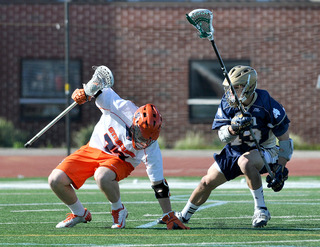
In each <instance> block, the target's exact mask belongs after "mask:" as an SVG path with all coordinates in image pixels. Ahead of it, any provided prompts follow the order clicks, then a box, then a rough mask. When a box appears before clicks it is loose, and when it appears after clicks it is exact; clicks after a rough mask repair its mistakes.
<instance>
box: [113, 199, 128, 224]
mask: <svg viewBox="0 0 320 247" xmlns="http://www.w3.org/2000/svg"><path fill="white" fill-rule="evenodd" d="M111 214H112V218H113V224H112V226H111V228H114V229H121V228H125V226H126V219H127V217H128V210H127V209H126V208H125V206H123V204H122V208H119V209H117V210H112V212H111Z"/></svg>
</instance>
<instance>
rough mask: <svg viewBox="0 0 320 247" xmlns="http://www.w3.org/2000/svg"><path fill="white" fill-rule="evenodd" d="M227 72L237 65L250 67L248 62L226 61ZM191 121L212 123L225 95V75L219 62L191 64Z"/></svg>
mask: <svg viewBox="0 0 320 247" xmlns="http://www.w3.org/2000/svg"><path fill="white" fill-rule="evenodd" d="M224 64H225V66H226V69H227V71H229V70H230V69H231V68H232V67H234V66H236V65H240V64H241V65H250V61H248V60H229V61H224ZM189 71H190V75H189V99H188V105H189V119H190V122H191V123H212V121H213V119H214V116H215V114H216V111H217V109H218V106H219V104H220V100H221V98H222V96H223V94H224V89H223V86H222V82H223V80H224V75H223V73H222V69H221V66H220V63H219V61H217V60H191V61H190V62H189Z"/></svg>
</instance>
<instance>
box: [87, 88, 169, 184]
mask: <svg viewBox="0 0 320 247" xmlns="http://www.w3.org/2000/svg"><path fill="white" fill-rule="evenodd" d="M96 105H97V107H98V108H99V109H100V110H101V112H102V116H101V118H100V120H99V122H98V123H97V124H96V126H95V128H94V130H93V133H92V135H91V138H90V141H89V146H90V147H93V148H97V149H100V150H102V151H103V152H106V153H108V154H111V155H114V156H118V157H120V158H121V159H124V160H125V161H126V162H129V163H131V164H132V166H133V167H136V166H138V165H139V164H140V163H141V162H143V163H144V164H145V166H146V170H147V174H148V176H149V179H150V181H152V182H155V181H160V180H163V179H164V177H163V164H162V155H161V151H160V148H159V144H158V142H157V141H156V142H154V143H153V144H152V145H150V146H149V147H148V148H146V149H143V150H135V149H134V148H133V146H132V139H131V135H130V134H129V128H130V126H131V125H132V119H133V115H134V113H135V112H136V110H137V109H138V107H137V106H136V105H135V104H133V103H132V102H131V101H129V100H124V99H122V98H120V97H119V95H118V94H116V93H115V92H114V91H113V90H112V89H111V88H105V89H103V90H102V93H101V94H100V95H99V96H98V97H97V98H96Z"/></svg>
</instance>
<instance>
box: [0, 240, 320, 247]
mask: <svg viewBox="0 0 320 247" xmlns="http://www.w3.org/2000/svg"><path fill="white" fill-rule="evenodd" d="M319 242H320V239H305V240H280V241H279V240H274V241H250V242H211V243H210V242H207V243H175V244H173V243H170V246H188V247H189V246H194V247H197V246H214V247H217V246H221V247H224V246H230V245H234V246H237V247H245V246H248V245H253V246H264V245H266V246H268V245H269V246H270V244H273V246H274V244H276V245H275V246H277V247H280V246H288V245H287V244H301V243H319ZM281 244H286V245H281ZM0 246H92V247H117V246H121V247H149V246H152V247H162V246H168V244H122V243H121V244H112V245H96V244H90V245H88V244H37V243H0Z"/></svg>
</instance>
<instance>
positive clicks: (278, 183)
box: [266, 164, 289, 192]
mask: <svg viewBox="0 0 320 247" xmlns="http://www.w3.org/2000/svg"><path fill="white" fill-rule="evenodd" d="M282 169H283V170H282ZM288 174H289V170H288V168H286V167H284V168H283V167H282V165H279V164H278V165H277V167H276V171H275V172H274V178H273V179H272V178H271V177H270V175H268V176H267V178H266V182H267V183H268V185H267V186H268V188H272V189H273V190H274V192H279V191H280V190H282V188H283V186H284V181H286V180H287V179H288Z"/></svg>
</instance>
